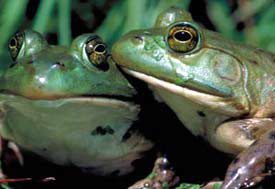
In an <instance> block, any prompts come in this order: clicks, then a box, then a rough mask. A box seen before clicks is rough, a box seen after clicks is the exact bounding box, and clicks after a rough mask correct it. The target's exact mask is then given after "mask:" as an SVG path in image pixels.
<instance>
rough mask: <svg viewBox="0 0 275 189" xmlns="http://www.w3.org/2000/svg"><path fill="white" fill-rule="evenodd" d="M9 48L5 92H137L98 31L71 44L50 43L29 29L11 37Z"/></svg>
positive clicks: (50, 95) (0, 84) (0, 83)
mask: <svg viewBox="0 0 275 189" xmlns="http://www.w3.org/2000/svg"><path fill="white" fill-rule="evenodd" d="M9 50H10V54H11V57H12V59H13V61H12V63H11V64H10V66H9V67H8V68H7V69H6V70H5V72H4V73H3V74H2V75H1V78H0V90H1V93H2V94H12V95H17V96H23V97H26V98H31V99H58V98H66V97H82V96H85V97H89V96H105V97H111V96H112V97H114V96H116V97H132V96H133V95H134V94H135V93H136V91H135V89H134V88H133V87H132V86H131V85H130V84H129V83H128V81H127V80H126V79H125V78H124V77H123V75H122V74H121V73H120V71H119V70H118V69H117V67H116V65H115V64H114V62H113V60H112V58H111V56H110V54H109V52H108V50H107V46H106V44H105V43H104V42H103V41H102V40H101V38H100V37H98V36H97V35H94V34H84V35H81V36H79V37H77V38H76V39H75V40H74V41H73V43H72V45H71V47H70V48H67V47H61V46H53V45H49V44H48V43H47V41H46V40H45V39H44V38H43V36H42V35H41V34H39V33H37V32H35V31H31V30H26V31H23V32H19V33H16V34H15V35H14V36H13V37H12V38H11V40H10V43H9Z"/></svg>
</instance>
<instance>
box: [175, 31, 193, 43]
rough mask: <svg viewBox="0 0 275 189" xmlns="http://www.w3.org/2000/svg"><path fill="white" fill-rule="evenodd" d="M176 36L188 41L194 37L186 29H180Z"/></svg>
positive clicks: (180, 39) (178, 38)
mask: <svg viewBox="0 0 275 189" xmlns="http://www.w3.org/2000/svg"><path fill="white" fill-rule="evenodd" d="M174 36H175V38H176V39H177V40H179V41H188V40H190V39H191V38H192V36H191V35H190V33H188V32H185V31H179V32H177V33H175V35H174Z"/></svg>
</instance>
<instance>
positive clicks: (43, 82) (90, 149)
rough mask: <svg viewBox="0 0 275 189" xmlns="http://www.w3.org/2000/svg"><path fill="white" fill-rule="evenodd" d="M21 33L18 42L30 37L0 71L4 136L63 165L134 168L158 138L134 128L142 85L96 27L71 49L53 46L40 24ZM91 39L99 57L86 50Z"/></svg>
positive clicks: (97, 170) (107, 170)
mask: <svg viewBox="0 0 275 189" xmlns="http://www.w3.org/2000/svg"><path fill="white" fill-rule="evenodd" d="M20 34H21V38H20V37H19V38H18V37H17V38H16V37H15V38H13V39H12V40H11V42H10V48H11V49H14V48H16V44H17V45H18V43H19V42H18V41H19V39H22V43H21V44H22V45H21V48H20V45H19V46H18V47H17V51H16V53H14V51H12V50H11V54H12V56H13V58H14V62H12V64H10V65H9V67H7V68H6V70H5V71H3V73H2V75H1V78H0V91H1V94H0V104H1V107H0V110H1V111H0V113H1V114H0V115H1V127H0V132H1V136H2V137H3V138H4V139H6V140H10V141H13V142H15V143H16V144H17V145H18V146H19V147H20V148H21V149H23V150H25V151H30V152H34V153H36V154H38V155H40V156H42V157H43V158H45V159H47V160H49V161H51V162H53V163H55V164H58V165H70V166H76V167H79V168H81V169H83V170H85V172H91V173H94V174H99V175H109V174H111V173H112V172H114V171H116V172H117V173H118V174H119V175H123V174H126V173H129V172H131V171H132V170H133V167H132V165H131V163H132V162H133V161H134V160H136V159H139V158H141V156H142V153H143V152H145V151H147V150H149V149H150V148H151V147H152V143H151V142H150V141H148V140H147V139H145V138H144V137H143V136H142V135H141V134H140V133H138V131H135V130H132V129H130V128H131V126H132V124H133V122H134V121H135V120H137V119H138V113H139V111H140V108H139V105H137V104H135V103H133V102H132V101H131V100H132V97H133V96H134V95H135V94H136V91H135V89H134V88H133V87H132V86H131V85H130V84H129V83H128V81H127V80H126V79H125V78H124V76H123V75H122V74H121V73H120V71H119V70H118V69H117V67H116V65H115V64H114V62H113V60H112V58H111V56H110V55H109V54H108V53H107V51H106V49H105V48H106V45H105V44H104V43H103V42H102V41H101V39H100V38H99V37H98V36H96V35H94V34H84V35H81V36H79V37H77V38H76V39H75V40H74V41H73V43H72V45H71V47H70V48H67V47H60V46H52V45H48V44H47V42H46V40H45V39H44V38H43V37H42V36H41V35H40V34H39V33H37V32H34V31H30V30H27V31H24V32H23V33H20ZM17 36H18V35H17ZM16 40H17V42H16ZM88 41H95V42H96V43H95V45H94V46H96V45H101V46H100V47H101V49H99V50H98V51H99V52H95V51H96V50H95V51H93V52H92V53H91V55H95V56H94V57H95V58H90V59H89V57H93V56H88V54H87V52H86V50H85V48H86V46H87V43H88ZM102 48H103V49H102ZM103 51H104V53H103V54H100V53H102V52H103ZM96 53H98V54H96ZM98 57H99V58H98ZM95 62H97V63H98V64H97V66H96V64H95ZM100 64H101V65H104V66H105V67H102V66H100ZM124 99H125V100H124ZM126 136H128V137H126ZM129 136H130V137H129ZM102 149H104V150H102Z"/></svg>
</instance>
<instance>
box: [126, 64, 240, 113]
mask: <svg viewBox="0 0 275 189" xmlns="http://www.w3.org/2000/svg"><path fill="white" fill-rule="evenodd" d="M122 69H123V71H124V72H126V73H127V74H129V75H131V76H133V77H135V78H138V79H140V80H142V81H144V82H146V83H147V84H148V85H149V87H150V88H152V89H153V91H154V90H156V91H158V92H159V93H161V91H166V92H169V93H170V94H171V95H177V96H181V97H183V98H187V99H189V100H191V101H193V102H195V103H197V104H201V105H204V106H207V107H211V108H212V109H216V110H217V111H218V110H221V111H224V110H223V109H224V107H228V106H230V107H231V108H229V109H228V111H225V112H224V113H225V114H228V115H235V114H237V115H238V114H239V113H240V111H241V110H238V109H237V108H236V107H235V106H234V104H235V101H234V98H226V97H221V96H215V95H213V94H207V93H203V92H200V91H195V90H192V89H190V88H187V87H183V86H179V85H176V84H173V83H169V82H167V81H163V80H160V79H158V78H155V77H152V76H149V75H146V74H144V73H141V72H137V71H133V70H130V69H128V68H125V67H122ZM241 112H242V111H241Z"/></svg>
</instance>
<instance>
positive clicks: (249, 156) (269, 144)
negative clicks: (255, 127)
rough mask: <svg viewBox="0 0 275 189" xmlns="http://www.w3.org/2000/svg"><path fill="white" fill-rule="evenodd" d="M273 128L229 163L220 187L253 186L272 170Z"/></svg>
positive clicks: (274, 149)
mask: <svg viewBox="0 0 275 189" xmlns="http://www.w3.org/2000/svg"><path fill="white" fill-rule="evenodd" d="M274 161H275V130H274V129H273V130H271V131H268V132H267V133H265V134H264V135H263V136H262V137H261V138H260V139H259V140H257V141H255V142H254V143H253V144H252V145H251V146H250V147H249V148H248V149H247V150H245V151H243V152H242V153H240V154H239V155H238V156H237V158H236V159H235V160H233V161H232V163H231V164H230V166H229V168H228V170H227V173H226V176H225V180H224V183H223V185H222V189H239V188H241V187H242V186H245V187H246V188H248V187H250V186H254V185H255V184H257V183H259V182H260V181H262V180H263V179H264V177H265V176H266V175H270V174H271V173H272V172H273V171H274V168H275V167H274Z"/></svg>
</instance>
